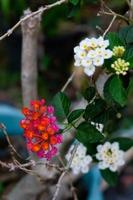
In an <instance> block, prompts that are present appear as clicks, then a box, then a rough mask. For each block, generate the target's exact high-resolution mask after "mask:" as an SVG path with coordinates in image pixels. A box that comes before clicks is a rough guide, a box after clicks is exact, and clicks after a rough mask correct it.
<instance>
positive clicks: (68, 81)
mask: <svg viewBox="0 0 133 200" xmlns="http://www.w3.org/2000/svg"><path fill="white" fill-rule="evenodd" d="M74 75H75V72H73V73H72V74H71V76H70V77H69V78H68V80H67V82H66V83H65V85H64V86H63V87H62V89H61V92H64V91H65V90H66V88H67V86H68V85H69V84H70V82H71V81H72V80H73V77H74Z"/></svg>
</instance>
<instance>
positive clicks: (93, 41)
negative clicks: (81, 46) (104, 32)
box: [89, 38, 98, 48]
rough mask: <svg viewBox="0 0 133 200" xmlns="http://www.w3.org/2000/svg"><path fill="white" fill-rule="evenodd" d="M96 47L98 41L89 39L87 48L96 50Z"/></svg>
mask: <svg viewBox="0 0 133 200" xmlns="http://www.w3.org/2000/svg"><path fill="white" fill-rule="evenodd" d="M97 45H98V40H97V39H96V38H91V39H90V40H89V46H90V47H91V48H96V47H97Z"/></svg>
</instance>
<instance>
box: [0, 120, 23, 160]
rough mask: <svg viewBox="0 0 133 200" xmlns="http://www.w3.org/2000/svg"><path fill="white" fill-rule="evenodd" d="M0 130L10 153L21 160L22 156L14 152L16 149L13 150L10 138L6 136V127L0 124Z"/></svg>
mask: <svg viewBox="0 0 133 200" xmlns="http://www.w3.org/2000/svg"><path fill="white" fill-rule="evenodd" d="M0 129H1V130H2V131H3V134H4V135H5V137H6V140H7V142H8V145H9V147H10V149H11V151H12V153H15V154H16V155H17V156H18V157H19V158H21V159H22V156H21V155H20V154H19V153H18V152H17V151H16V149H15V148H14V146H13V145H12V143H11V141H10V138H9V136H8V133H7V130H6V127H5V125H4V124H3V123H0Z"/></svg>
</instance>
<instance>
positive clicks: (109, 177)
mask: <svg viewBox="0 0 133 200" xmlns="http://www.w3.org/2000/svg"><path fill="white" fill-rule="evenodd" d="M100 172H101V175H102V177H103V178H104V180H105V181H106V182H107V183H108V184H109V185H110V186H115V185H116V184H117V182H118V174H117V173H116V172H111V171H110V170H109V169H105V170H100Z"/></svg>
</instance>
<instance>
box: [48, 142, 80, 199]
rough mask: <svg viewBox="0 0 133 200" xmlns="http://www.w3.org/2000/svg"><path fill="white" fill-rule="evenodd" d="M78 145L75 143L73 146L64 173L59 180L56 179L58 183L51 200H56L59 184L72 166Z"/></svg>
mask: <svg viewBox="0 0 133 200" xmlns="http://www.w3.org/2000/svg"><path fill="white" fill-rule="evenodd" d="M78 145H79V143H77V144H76V145H75V146H74V149H73V152H72V155H71V158H70V160H69V162H68V164H67V166H66V168H65V169H64V171H63V172H62V173H61V175H60V177H59V179H58V182H57V185H56V191H55V194H54V196H53V198H52V200H56V199H57V196H58V194H59V191H60V188H61V183H62V180H63V178H64V176H65V175H66V173H67V172H68V170H69V169H70V167H71V164H72V161H73V158H74V155H75V153H76V151H77V148H78Z"/></svg>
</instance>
